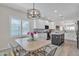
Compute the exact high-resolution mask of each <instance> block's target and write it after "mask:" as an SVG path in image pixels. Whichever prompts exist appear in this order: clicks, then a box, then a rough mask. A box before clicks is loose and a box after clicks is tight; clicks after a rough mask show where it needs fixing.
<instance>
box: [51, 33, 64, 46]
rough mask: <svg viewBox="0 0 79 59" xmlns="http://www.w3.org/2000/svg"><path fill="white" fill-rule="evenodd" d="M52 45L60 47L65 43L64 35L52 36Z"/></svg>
mask: <svg viewBox="0 0 79 59" xmlns="http://www.w3.org/2000/svg"><path fill="white" fill-rule="evenodd" d="M51 43H52V44H54V45H58V46H60V45H61V44H62V43H64V34H52V40H51Z"/></svg>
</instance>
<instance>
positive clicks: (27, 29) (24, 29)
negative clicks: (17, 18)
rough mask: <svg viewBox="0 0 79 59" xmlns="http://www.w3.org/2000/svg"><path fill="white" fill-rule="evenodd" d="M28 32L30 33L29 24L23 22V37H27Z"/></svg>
mask: <svg viewBox="0 0 79 59" xmlns="http://www.w3.org/2000/svg"><path fill="white" fill-rule="evenodd" d="M27 32H29V22H28V21H26V20H22V35H25V34H26V33H27Z"/></svg>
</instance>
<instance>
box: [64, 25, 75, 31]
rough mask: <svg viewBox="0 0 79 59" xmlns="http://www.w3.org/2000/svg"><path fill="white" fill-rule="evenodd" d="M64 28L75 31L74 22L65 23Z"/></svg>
mask: <svg viewBox="0 0 79 59" xmlns="http://www.w3.org/2000/svg"><path fill="white" fill-rule="evenodd" d="M64 28H65V30H66V31H75V23H69V24H66V25H65V27H64Z"/></svg>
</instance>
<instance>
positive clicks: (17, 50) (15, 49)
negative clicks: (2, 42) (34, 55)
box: [9, 43, 27, 56]
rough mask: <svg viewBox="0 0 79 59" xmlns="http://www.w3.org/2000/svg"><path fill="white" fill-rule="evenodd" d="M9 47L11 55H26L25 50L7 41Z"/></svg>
mask: <svg viewBox="0 0 79 59" xmlns="http://www.w3.org/2000/svg"><path fill="white" fill-rule="evenodd" d="M9 47H10V48H11V55H12V56H26V55H27V52H26V50H24V49H23V48H22V47H21V46H20V45H18V46H16V47H14V46H13V45H12V44H11V43H9Z"/></svg>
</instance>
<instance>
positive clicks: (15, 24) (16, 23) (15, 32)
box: [11, 17, 21, 36]
mask: <svg viewBox="0 0 79 59" xmlns="http://www.w3.org/2000/svg"><path fill="white" fill-rule="evenodd" d="M20 25H21V21H20V20H19V18H17V17H12V18H11V36H19V35H21V31H20V28H21V27H20Z"/></svg>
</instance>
